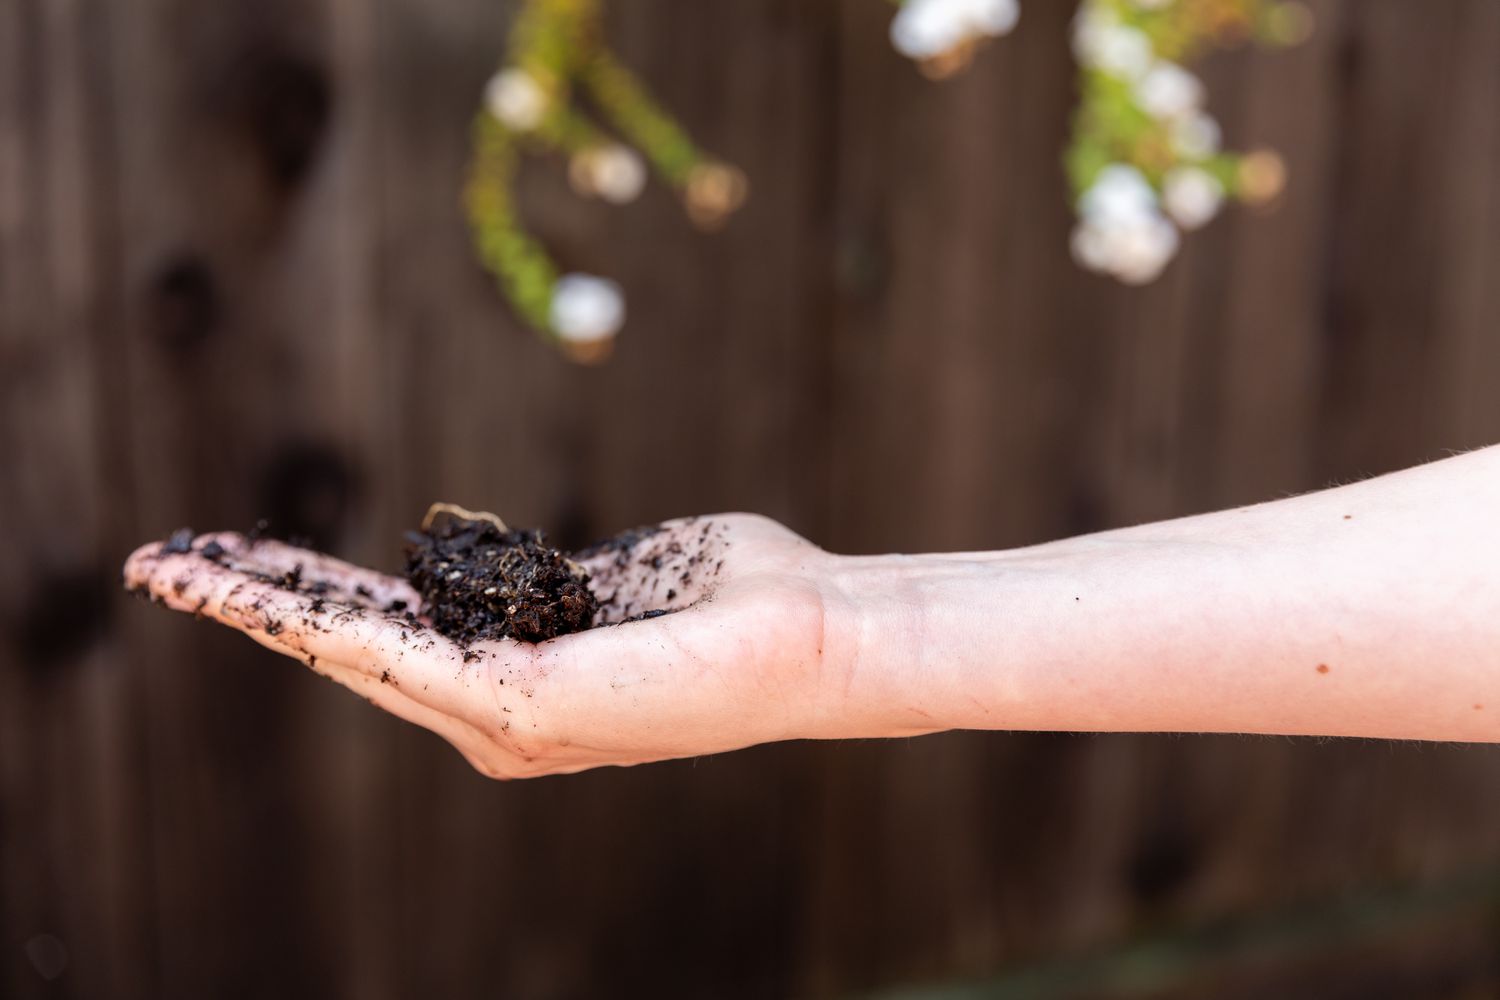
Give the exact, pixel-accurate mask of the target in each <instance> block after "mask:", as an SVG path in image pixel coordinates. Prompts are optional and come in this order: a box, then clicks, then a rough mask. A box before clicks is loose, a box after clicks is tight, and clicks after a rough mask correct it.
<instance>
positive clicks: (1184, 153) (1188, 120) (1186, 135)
mask: <svg viewBox="0 0 1500 1000" xmlns="http://www.w3.org/2000/svg"><path fill="white" fill-rule="evenodd" d="M1220 140H1221V136H1220V134H1219V123H1218V122H1216V121H1214V119H1213V116H1211V115H1209V114H1206V113H1205V112H1202V111H1194V112H1192V113H1191V114H1187V115H1183V116H1182V117H1181V118H1178V119H1176V120H1174V121H1173V122H1172V148H1173V150H1175V151H1176V153H1177V155H1178V156H1181V157H1183V158H1184V159H1188V160H1206V159H1208V158H1209V157H1210V156H1213V155H1214V154H1215V153H1217V152H1218V151H1219V143H1220Z"/></svg>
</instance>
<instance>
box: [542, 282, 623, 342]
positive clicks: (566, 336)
mask: <svg viewBox="0 0 1500 1000" xmlns="http://www.w3.org/2000/svg"><path fill="white" fill-rule="evenodd" d="M549 319H550V320H551V323H552V329H553V330H554V331H555V332H556V333H557V335H558V336H559V337H561V338H562V339H563V340H566V341H570V342H573V343H588V342H592V341H599V340H607V339H608V338H610V337H613V336H614V335H615V334H616V333H618V332H620V327H622V326H624V325H625V295H624V293H622V292H621V291H620V286H619V285H617V284H616V283H615V282H613V281H610V280H609V279H608V278H596V277H594V276H593V275H591V274H565V275H563V276H562V277H561V278H558V279H557V284H555V285H553V286H552V309H551V313H550V316H549Z"/></svg>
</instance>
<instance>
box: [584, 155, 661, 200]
mask: <svg viewBox="0 0 1500 1000" xmlns="http://www.w3.org/2000/svg"><path fill="white" fill-rule="evenodd" d="M573 173H574V176H575V177H576V178H577V181H576V182H575V183H578V184H579V185H581V187H582V188H583V189H584V193H587V194H596V195H598V196H599V197H601V198H603V199H604V200H605V201H608V202H613V203H614V204H616V205H624V204H626V203H627V202H632V201H634V200H635V199H636V198H638V197H640V194H641V191H642V190H644V189H645V187H646V164H645V162H644V161H643V160H642V159H641V157H640V155H639V154H638V153H636V151H635V150H633V149H631V148H630V147H628V146H622V145H620V144H619V143H612V144H610V145H608V146H596V147H594V148H592V149H586V150H584V151H583V152H581V153H578V154H577V155H576V156H575V157H574V162H573Z"/></svg>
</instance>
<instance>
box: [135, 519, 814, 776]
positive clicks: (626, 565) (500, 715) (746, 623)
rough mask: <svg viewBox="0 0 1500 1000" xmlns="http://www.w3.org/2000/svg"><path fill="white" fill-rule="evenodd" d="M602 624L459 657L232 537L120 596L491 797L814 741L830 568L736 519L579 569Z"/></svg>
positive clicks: (591, 559) (164, 566)
mask: <svg viewBox="0 0 1500 1000" xmlns="http://www.w3.org/2000/svg"><path fill="white" fill-rule="evenodd" d="M576 558H577V559H578V561H579V562H581V563H582V564H583V565H584V567H585V568H586V569H587V570H588V572H589V574H590V577H591V587H592V589H593V590H594V592H595V594H596V595H597V596H598V597H599V599H600V605H601V606H600V611H599V615H598V621H597V624H598V625H600V626H607V627H597V628H594V629H591V630H588V631H585V632H579V633H575V634H572V635H566V636H561V637H559V638H556V639H552V640H549V641H547V642H543V643H540V644H536V645H532V644H529V643H523V642H518V641H515V640H512V639H500V640H492V641H485V642H476V643H473V644H471V645H469V646H467V647H464V646H460V645H459V644H458V643H456V642H454V641H452V640H450V639H448V638H446V637H445V636H443V635H440V634H439V633H437V632H436V631H435V630H433V629H432V628H431V627H429V626H428V624H427V623H426V622H425V621H424V620H423V618H422V616H421V610H422V609H421V607H420V604H421V599H420V597H419V596H418V595H417V594H416V593H415V592H414V591H413V590H412V588H411V587H410V585H409V584H407V582H406V581H405V580H402V579H400V578H397V577H393V576H388V575H385V574H383V573H379V572H376V571H374V570H370V569H365V568H362V567H358V566H353V565H350V564H349V563H346V562H342V561H340V560H337V559H334V558H332V557H329V556H325V555H322V554H320V553H316V552H310V551H307V550H305V549H299V548H296V547H293V546H290V545H286V544H283V543H281V542H276V541H271V540H264V539H260V540H257V539H250V538H247V537H246V536H243V535H238V534H212V535H200V536H198V537H197V538H193V539H191V541H189V540H188V539H187V538H176V539H174V540H172V541H169V542H157V543H153V544H150V545H146V546H143V547H142V548H140V549H138V550H137V551H136V552H135V553H134V554H132V555H131V557H130V559H129V560H128V561H127V563H126V565H125V583H126V586H128V587H130V588H131V589H135V590H140V591H143V592H147V593H149V594H150V596H151V597H152V598H153V599H155V600H157V601H159V602H160V603H162V604H165V605H166V606H168V607H171V608H173V609H176V610H178V611H186V612H191V613H195V614H198V615H200V616H203V617H209V618H213V619H215V620H217V621H219V622H222V623H224V624H226V625H229V626H230V627H232V628H236V629H239V630H240V631H242V632H244V633H245V634H246V635H249V636H250V637H251V638H253V639H255V640H256V641H257V642H260V643H261V644H262V645H265V646H267V647H269V648H271V649H273V650H275V651H277V652H279V653H283V654H285V655H287V656H292V657H295V658H297V659H299V660H301V661H302V662H304V663H305V664H307V665H308V666H309V667H311V668H312V669H313V670H315V671H317V672H318V673H320V674H323V675H324V676H326V677H329V678H331V679H333V680H336V681H338V682H339V683H341V684H343V685H344V686H345V687H348V688H350V689H351V690H353V691H355V692H357V693H359V694H361V695H363V696H365V697H366V698H368V699H369V700H370V701H371V702H372V703H374V704H375V705H378V706H379V707H381V708H383V709H385V710H386V711H388V712H391V713H392V714H394V715H397V716H400V717H401V718H403V719H407V720H409V721H411V722H414V723H416V724H418V725H420V726H424V727H426V728H427V729H430V730H432V731H433V732H435V733H437V734H438V735H440V736H442V737H443V738H445V739H447V740H448V741H449V742H450V743H452V744H453V745H454V746H455V747H457V748H458V750H459V751H460V752H461V753H463V755H464V756H465V757H466V758H467V759H468V760H469V762H470V763H471V764H473V766H474V767H475V768H477V769H478V770H479V771H481V772H482V773H484V774H486V775H489V776H491V777H496V778H512V777H526V776H532V775H540V774H550V773H562V772H570V771H579V770H583V769H586V768H589V767H595V766H598V765H602V764H636V763H643V762H645V761H652V760H662V759H666V758H672V757H684V756H694V755H698V754H704V753H713V752H717V751H721V750H729V749H735V748H738V747H743V746H749V745H751V744H755V743H761V742H766V741H770V740H777V739H787V738H792V737H797V736H806V735H812V734H811V733H809V732H807V731H805V730H806V725H807V721H808V708H809V702H808V698H807V694H808V691H809V685H814V686H816V685H817V684H818V682H819V680H820V678H821V674H822V672H823V664H824V662H825V653H824V623H825V609H826V607H827V604H828V597H829V596H830V595H829V593H828V592H827V585H826V584H825V583H822V582H820V581H824V580H826V579H827V578H828V574H826V573H825V572H823V570H824V569H825V568H826V566H827V564H828V560H830V559H831V558H832V557H830V556H828V555H827V554H826V553H824V552H822V551H821V550H820V549H818V548H816V547H815V546H813V545H811V544H810V543H808V542H807V541H805V540H803V539H801V538H799V537H798V536H796V535H795V534H793V533H792V532H790V531H788V530H787V529H786V528H784V527H782V526H781V525H779V524H777V523H776V522H774V521H771V520H768V519H766V518H763V517H758V516H755V515H748V514H726V515H720V516H713V517H701V518H688V519H684V520H679V521H671V522H667V523H665V524H663V525H660V526H659V527H657V528H653V529H647V530H643V531H636V532H627V533H625V534H623V535H621V536H618V537H617V538H616V539H613V540H611V541H609V542H606V543H604V544H602V545H599V546H596V547H594V548H593V549H591V550H587V551H585V552H583V553H580V554H579V555H578V556H577V557H576Z"/></svg>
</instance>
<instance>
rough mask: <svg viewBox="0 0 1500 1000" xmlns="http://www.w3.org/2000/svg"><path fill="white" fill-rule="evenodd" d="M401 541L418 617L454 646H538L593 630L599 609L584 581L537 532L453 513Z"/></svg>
mask: <svg viewBox="0 0 1500 1000" xmlns="http://www.w3.org/2000/svg"><path fill="white" fill-rule="evenodd" d="M434 510H436V508H434ZM455 510H458V509H456V508H455ZM406 540H407V544H406V577H407V579H408V580H410V581H411V584H412V586H413V587H415V588H416V589H417V592H418V593H420V594H421V595H422V604H423V611H425V612H426V613H427V614H428V615H430V616H431V618H432V623H433V625H434V626H435V627H436V628H437V630H438V631H439V632H442V633H443V634H444V635H447V636H448V637H449V638H452V639H455V640H457V641H458V642H460V643H464V644H467V643H470V642H477V641H479V640H482V639H503V638H515V639H520V640H522V641H524V642H541V641H543V640H544V639H551V638H553V637H555V636H559V635H566V634H568V633H569V632H579V631H582V630H583V629H586V628H589V627H590V626H592V625H593V623H594V613H595V612H596V611H597V610H598V607H599V605H598V601H597V600H595V598H594V594H593V591H591V590H590V589H589V578H588V575H587V574H586V573H585V572H584V571H583V569H582V568H581V567H580V566H578V564H577V563H574V562H573V561H572V560H570V559H568V557H567V556H566V555H564V554H563V553H562V552H561V551H559V550H558V549H555V548H553V547H552V546H551V545H549V544H547V539H546V536H544V535H543V534H542V533H541V532H540V531H528V530H519V531H514V530H511V529H509V528H507V527H506V526H505V525H504V524H503V523H501V522H500V520H499V519H498V518H494V517H492V516H491V515H483V514H479V515H474V514H470V513H469V512H468V511H461V510H459V512H458V513H453V512H444V513H442V516H438V517H434V516H433V515H432V514H431V513H429V515H428V519H427V521H426V522H425V523H424V525H423V527H422V530H421V531H413V532H408V533H407V536H406Z"/></svg>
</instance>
